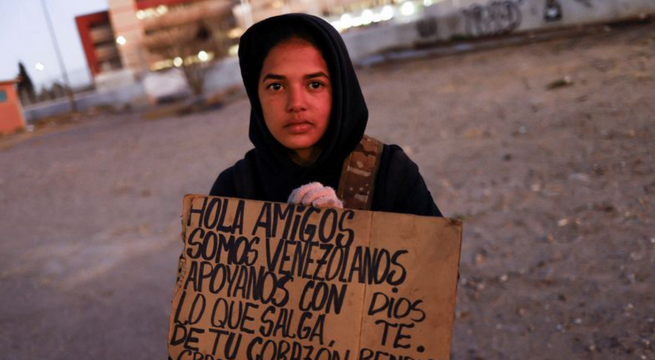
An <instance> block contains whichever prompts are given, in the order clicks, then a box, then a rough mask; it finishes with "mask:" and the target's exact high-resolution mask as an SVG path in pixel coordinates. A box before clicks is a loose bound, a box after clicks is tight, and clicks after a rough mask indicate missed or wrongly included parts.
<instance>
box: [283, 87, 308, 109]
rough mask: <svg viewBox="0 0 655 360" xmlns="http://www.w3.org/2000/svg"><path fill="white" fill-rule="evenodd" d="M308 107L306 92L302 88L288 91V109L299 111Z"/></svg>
mask: <svg viewBox="0 0 655 360" xmlns="http://www.w3.org/2000/svg"><path fill="white" fill-rule="evenodd" d="M306 109H307V98H306V94H305V92H304V91H302V89H297V88H295V89H294V88H292V89H291V90H289V92H288V98H287V111H289V112H298V111H302V110H306Z"/></svg>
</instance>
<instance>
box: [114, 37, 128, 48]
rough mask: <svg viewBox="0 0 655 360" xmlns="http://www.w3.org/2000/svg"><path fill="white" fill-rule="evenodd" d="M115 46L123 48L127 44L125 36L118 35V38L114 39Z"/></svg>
mask: <svg viewBox="0 0 655 360" xmlns="http://www.w3.org/2000/svg"><path fill="white" fill-rule="evenodd" d="M116 44H118V45H120V46H123V45H125V44H127V40H126V39H125V36H123V35H120V36H119V37H117V38H116Z"/></svg>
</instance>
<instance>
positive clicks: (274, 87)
mask: <svg viewBox="0 0 655 360" xmlns="http://www.w3.org/2000/svg"><path fill="white" fill-rule="evenodd" d="M266 88H267V89H271V90H274V91H279V90H282V84H278V83H272V84H269V85H268V86H266Z"/></svg>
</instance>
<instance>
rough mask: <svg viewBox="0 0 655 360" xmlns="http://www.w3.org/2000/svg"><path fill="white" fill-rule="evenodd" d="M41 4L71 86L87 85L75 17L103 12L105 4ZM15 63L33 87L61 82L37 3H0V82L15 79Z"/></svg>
mask: <svg viewBox="0 0 655 360" xmlns="http://www.w3.org/2000/svg"><path fill="white" fill-rule="evenodd" d="M45 4H46V6H47V7H48V11H49V12H50V19H51V20H52V23H53V27H54V31H55V36H56V38H57V41H58V42H59V47H60V50H61V53H62V58H63V62H64V66H65V67H66V69H67V71H68V73H69V78H70V80H71V82H72V83H73V85H76V84H80V83H85V82H88V81H89V70H88V66H87V64H86V59H85V57H84V52H83V50H82V43H81V41H80V37H79V35H78V33H77V26H76V25H75V16H78V15H84V14H89V13H93V12H98V11H103V10H107V9H108V7H109V6H108V4H107V0H45ZM19 61H22V62H23V64H24V65H25V68H26V69H27V72H28V74H29V75H30V77H31V78H32V81H33V82H34V83H35V85H37V86H40V85H41V84H43V83H44V82H47V83H50V82H52V81H53V80H54V79H61V78H62V76H61V74H62V71H61V68H60V67H59V63H58V62H57V55H56V53H55V48H54V46H53V43H52V41H51V37H50V33H49V30H48V25H47V22H46V18H45V14H44V12H43V7H42V1H41V0H20V1H11V0H0V80H7V79H13V78H15V77H16V76H17V75H18V62H19ZM39 62H40V63H42V64H43V65H44V66H45V69H44V70H43V71H38V70H36V69H35V65H36V64H37V63H39ZM60 81H61V80H60Z"/></svg>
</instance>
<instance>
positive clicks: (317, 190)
mask: <svg viewBox="0 0 655 360" xmlns="http://www.w3.org/2000/svg"><path fill="white" fill-rule="evenodd" d="M287 203H288V204H296V205H304V206H313V207H318V208H327V207H332V208H338V209H343V203H341V200H339V198H337V194H336V193H335V192H334V189H333V188H331V187H329V186H323V184H321V183H320V182H313V183H309V184H307V185H303V186H301V187H299V188H297V189H295V190H293V191H292V192H291V195H289V200H287Z"/></svg>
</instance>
